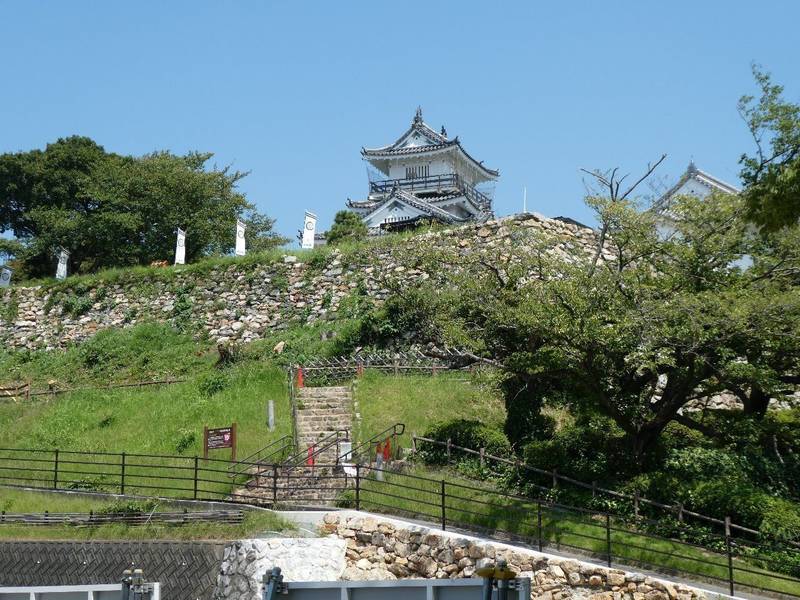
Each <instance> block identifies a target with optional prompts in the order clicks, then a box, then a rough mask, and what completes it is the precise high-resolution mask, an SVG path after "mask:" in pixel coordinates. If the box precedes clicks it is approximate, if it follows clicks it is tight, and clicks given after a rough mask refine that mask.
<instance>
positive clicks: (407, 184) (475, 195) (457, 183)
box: [369, 173, 492, 208]
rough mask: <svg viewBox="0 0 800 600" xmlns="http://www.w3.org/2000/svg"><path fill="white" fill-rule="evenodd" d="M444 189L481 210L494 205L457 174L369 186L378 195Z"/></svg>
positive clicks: (404, 179) (392, 180) (384, 182)
mask: <svg viewBox="0 0 800 600" xmlns="http://www.w3.org/2000/svg"><path fill="white" fill-rule="evenodd" d="M443 187H453V188H455V189H457V190H458V191H460V192H463V193H464V195H465V196H467V197H468V198H470V200H472V201H473V202H475V203H476V204H478V205H479V206H480V207H481V208H487V207H488V206H490V205H491V203H492V200H491V198H489V197H488V196H487V195H486V194H484V193H483V192H479V191H478V190H477V189H475V188H474V187H473V186H471V185H469V184H468V183H466V182H465V181H464V179H463V178H462V177H461V176H460V175H458V174H457V173H448V174H446V175H429V176H427V177H410V178H403V179H384V180H382V181H372V182H370V184H369V189H370V192H377V193H385V192H391V191H392V190H393V189H394V188H399V189H401V190H405V189H408V190H432V189H437V190H440V189H442V188H443Z"/></svg>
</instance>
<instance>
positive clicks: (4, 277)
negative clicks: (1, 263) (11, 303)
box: [0, 267, 11, 288]
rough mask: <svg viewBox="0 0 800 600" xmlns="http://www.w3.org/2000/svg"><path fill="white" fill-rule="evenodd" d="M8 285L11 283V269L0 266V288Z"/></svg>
mask: <svg viewBox="0 0 800 600" xmlns="http://www.w3.org/2000/svg"><path fill="white" fill-rule="evenodd" d="M9 285H11V269H9V268H8V267H0V288H4V287H8V286H9Z"/></svg>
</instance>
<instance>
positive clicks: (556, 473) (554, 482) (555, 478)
mask: <svg viewBox="0 0 800 600" xmlns="http://www.w3.org/2000/svg"><path fill="white" fill-rule="evenodd" d="M553 487H554V488H557V487H558V471H556V470H555V469H553Z"/></svg>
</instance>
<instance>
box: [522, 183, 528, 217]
mask: <svg viewBox="0 0 800 600" xmlns="http://www.w3.org/2000/svg"><path fill="white" fill-rule="evenodd" d="M522 212H523V213H527V212H528V188H527V187H525V186H522Z"/></svg>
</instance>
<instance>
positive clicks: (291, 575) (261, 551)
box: [214, 537, 346, 600]
mask: <svg viewBox="0 0 800 600" xmlns="http://www.w3.org/2000/svg"><path fill="white" fill-rule="evenodd" d="M345 546H346V543H345V542H344V541H343V540H340V539H337V538H335V537H327V538H272V539H267V540H239V541H236V542H232V543H230V544H228V545H227V546H226V547H225V551H224V554H223V557H222V566H221V567H220V571H219V576H218V578H217V587H216V592H215V594H214V600H261V597H262V596H261V591H262V589H263V585H262V581H263V580H264V574H265V573H266V572H267V571H270V570H271V569H272V567H275V566H278V567H280V568H281V571H282V573H283V578H284V581H290V582H291V581H337V580H338V579H339V578H340V576H341V575H342V572H343V571H344V568H345Z"/></svg>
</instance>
